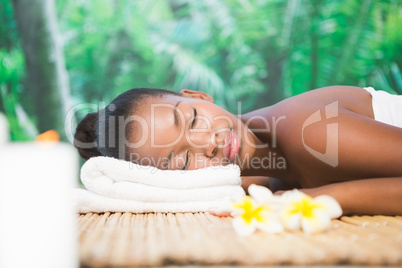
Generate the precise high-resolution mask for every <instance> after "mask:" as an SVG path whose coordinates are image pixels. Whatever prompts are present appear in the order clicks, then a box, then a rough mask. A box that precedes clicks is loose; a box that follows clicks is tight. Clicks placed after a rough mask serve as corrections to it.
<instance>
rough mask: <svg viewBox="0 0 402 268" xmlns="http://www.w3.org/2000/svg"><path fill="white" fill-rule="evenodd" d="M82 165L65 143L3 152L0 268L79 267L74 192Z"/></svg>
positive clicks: (0, 153)
mask: <svg viewBox="0 0 402 268" xmlns="http://www.w3.org/2000/svg"><path fill="white" fill-rule="evenodd" d="M77 174H78V159H77V155H76V152H75V150H74V149H73V148H72V146H70V145H67V144H63V143H60V142H43V143H34V142H25V143H9V144H7V145H5V146H2V147H1V149H0V267H7V268H14V267H30V268H31V267H38V268H55V267H57V268H63V267H65V268H72V267H78V253H77V250H78V247H77V243H78V238H77V232H76V226H75V211H74V208H73V206H72V201H71V200H70V198H71V188H73V187H74V186H75V184H76V182H77Z"/></svg>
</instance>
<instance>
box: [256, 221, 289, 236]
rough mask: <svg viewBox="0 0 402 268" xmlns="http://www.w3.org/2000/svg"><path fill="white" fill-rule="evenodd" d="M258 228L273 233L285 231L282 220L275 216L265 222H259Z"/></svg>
mask: <svg viewBox="0 0 402 268" xmlns="http://www.w3.org/2000/svg"><path fill="white" fill-rule="evenodd" d="M257 228H258V229H260V230H261V231H264V232H267V233H271V234H276V233H281V232H283V226H282V224H281V222H280V221H279V220H278V219H275V218H271V219H269V218H268V219H267V221H266V222H265V223H261V222H258V223H257Z"/></svg>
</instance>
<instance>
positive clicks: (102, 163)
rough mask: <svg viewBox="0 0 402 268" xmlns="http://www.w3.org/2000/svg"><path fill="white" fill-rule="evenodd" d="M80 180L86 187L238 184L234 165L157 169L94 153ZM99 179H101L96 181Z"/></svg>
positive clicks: (190, 186) (83, 167)
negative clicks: (125, 183)
mask: <svg viewBox="0 0 402 268" xmlns="http://www.w3.org/2000/svg"><path fill="white" fill-rule="evenodd" d="M81 180H82V182H83V183H84V185H85V187H87V188H88V189H91V188H94V189H97V188H98V185H99V184H104V183H118V182H136V183H142V184H144V185H150V186H157V187H163V188H171V189H191V188H200V187H210V186H219V185H221V186H227V185H241V179H240V168H239V167H238V166H237V165H233V164H231V165H227V166H211V167H207V168H203V169H197V170H186V171H183V170H160V169H158V168H156V167H152V166H142V165H137V164H134V163H132V162H129V161H124V160H119V159H116V158H112V157H105V156H98V157H93V158H91V159H89V160H88V161H87V162H85V164H84V165H83V166H82V169H81ZM100 181H102V182H100Z"/></svg>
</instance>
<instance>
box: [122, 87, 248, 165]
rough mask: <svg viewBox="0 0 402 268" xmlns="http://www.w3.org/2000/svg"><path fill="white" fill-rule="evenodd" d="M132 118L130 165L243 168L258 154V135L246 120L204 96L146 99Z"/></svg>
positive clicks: (184, 94) (187, 92)
mask: <svg viewBox="0 0 402 268" xmlns="http://www.w3.org/2000/svg"><path fill="white" fill-rule="evenodd" d="M132 119H133V120H134V121H135V124H134V128H135V130H134V131H131V132H132V133H133V136H131V137H128V141H129V143H130V145H129V147H130V149H129V150H130V160H131V161H132V162H134V163H138V164H141V165H151V166H155V167H158V168H160V169H170V170H177V169H179V170H180V169H182V170H192V169H199V168H204V167H208V166H217V165H227V164H229V163H235V164H238V165H240V167H242V163H243V161H245V160H247V159H251V158H252V157H253V154H254V151H255V149H254V146H253V145H254V139H255V136H254V134H253V133H252V132H251V131H250V130H249V129H248V128H247V126H246V125H245V124H244V123H243V122H242V121H241V120H240V117H238V116H235V115H233V114H231V113H229V112H228V111H226V110H225V109H223V108H221V107H219V106H217V105H215V104H214V103H213V99H212V98H211V97H210V96H208V95H207V94H205V93H203V92H196V91H190V90H182V91H181V96H174V95H165V96H163V97H159V98H155V97H149V98H145V99H144V101H143V103H142V104H141V105H140V107H139V109H138V110H137V111H136V113H135V115H133V118H132ZM248 157H249V158H248Z"/></svg>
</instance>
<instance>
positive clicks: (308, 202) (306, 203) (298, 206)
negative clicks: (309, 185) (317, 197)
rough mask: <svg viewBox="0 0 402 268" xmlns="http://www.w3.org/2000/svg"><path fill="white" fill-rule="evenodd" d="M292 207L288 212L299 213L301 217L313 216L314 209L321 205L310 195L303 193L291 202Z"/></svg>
mask: <svg viewBox="0 0 402 268" xmlns="http://www.w3.org/2000/svg"><path fill="white" fill-rule="evenodd" d="M292 206H293V209H291V211H290V213H292V214H296V213H301V214H302V216H303V217H307V218H308V217H311V216H313V213H314V210H315V209H317V208H320V207H321V205H320V204H317V203H316V202H314V199H313V198H311V197H310V196H307V195H303V196H302V198H301V199H300V200H298V201H296V202H292Z"/></svg>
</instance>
